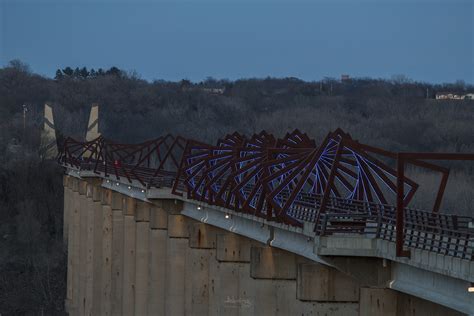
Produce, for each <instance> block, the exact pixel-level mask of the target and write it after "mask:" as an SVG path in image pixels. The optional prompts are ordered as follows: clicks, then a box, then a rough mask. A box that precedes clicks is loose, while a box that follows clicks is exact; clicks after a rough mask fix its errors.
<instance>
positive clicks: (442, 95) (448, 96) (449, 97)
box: [436, 92, 474, 100]
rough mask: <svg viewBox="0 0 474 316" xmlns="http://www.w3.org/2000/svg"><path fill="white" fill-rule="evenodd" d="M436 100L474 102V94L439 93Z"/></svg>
mask: <svg viewBox="0 0 474 316" xmlns="http://www.w3.org/2000/svg"><path fill="white" fill-rule="evenodd" d="M436 100H474V93H467V94H464V93H459V92H438V93H436Z"/></svg>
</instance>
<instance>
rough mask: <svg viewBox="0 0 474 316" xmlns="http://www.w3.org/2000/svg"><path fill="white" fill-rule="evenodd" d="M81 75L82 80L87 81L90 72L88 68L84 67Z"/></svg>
mask: <svg viewBox="0 0 474 316" xmlns="http://www.w3.org/2000/svg"><path fill="white" fill-rule="evenodd" d="M80 75H81V78H83V79H87V77H89V71H87V68H86V67H82V69H81V71H80Z"/></svg>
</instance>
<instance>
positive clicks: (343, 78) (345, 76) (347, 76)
mask: <svg viewBox="0 0 474 316" xmlns="http://www.w3.org/2000/svg"><path fill="white" fill-rule="evenodd" d="M350 80H351V76H349V75H345V74H343V75H341V81H342V82H344V81H350Z"/></svg>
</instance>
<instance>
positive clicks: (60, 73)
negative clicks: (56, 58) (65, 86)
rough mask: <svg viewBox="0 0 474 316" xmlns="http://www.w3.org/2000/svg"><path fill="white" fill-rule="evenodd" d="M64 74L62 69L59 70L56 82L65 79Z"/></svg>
mask: <svg viewBox="0 0 474 316" xmlns="http://www.w3.org/2000/svg"><path fill="white" fill-rule="evenodd" d="M63 76H64V75H63V73H62V72H61V69H58V70H56V76H55V77H54V79H56V80H61V79H62V78H63Z"/></svg>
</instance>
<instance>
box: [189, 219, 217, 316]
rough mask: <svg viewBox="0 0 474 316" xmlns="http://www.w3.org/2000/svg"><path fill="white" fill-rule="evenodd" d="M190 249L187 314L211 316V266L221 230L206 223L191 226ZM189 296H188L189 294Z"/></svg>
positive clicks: (214, 258)
mask: <svg viewBox="0 0 474 316" xmlns="http://www.w3.org/2000/svg"><path fill="white" fill-rule="evenodd" d="M189 228H190V229H189V233H190V237H189V247H190V248H189V249H188V258H189V260H188V264H187V270H188V271H187V273H186V276H189V278H188V279H187V280H186V282H187V283H189V284H190V286H188V287H187V289H189V292H190V293H189V296H190V306H189V307H188V308H189V311H187V314H190V315H209V301H210V280H211V275H210V266H211V264H212V263H211V262H212V261H215V260H216V247H217V234H218V233H219V232H220V230H219V229H218V228H216V227H213V226H210V225H207V224H204V223H192V224H190V225H189ZM187 296H188V294H187Z"/></svg>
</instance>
